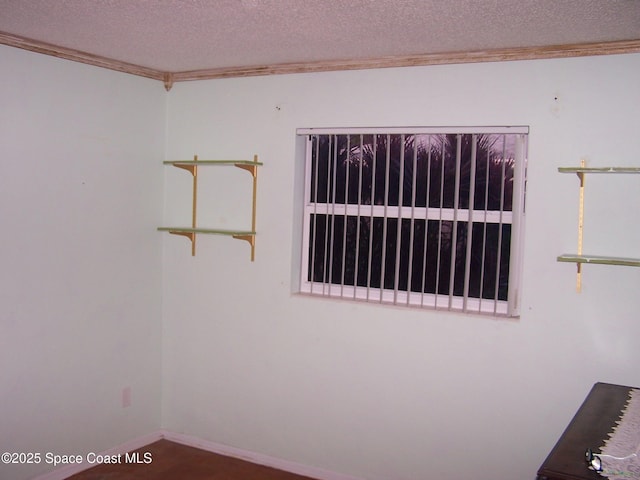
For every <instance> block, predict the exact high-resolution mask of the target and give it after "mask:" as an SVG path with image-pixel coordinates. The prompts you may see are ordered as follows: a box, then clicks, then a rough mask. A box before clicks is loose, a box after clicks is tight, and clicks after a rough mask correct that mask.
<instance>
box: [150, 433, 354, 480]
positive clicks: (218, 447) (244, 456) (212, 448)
mask: <svg viewBox="0 0 640 480" xmlns="http://www.w3.org/2000/svg"><path fill="white" fill-rule="evenodd" d="M162 434H163V438H165V439H167V440H170V441H172V442H175V443H180V444H182V445H187V446H189V447H195V448H199V449H201V450H206V451H208V452H212V453H218V454H220V455H225V456H227V457H234V458H239V459H241V460H246V461H247V462H251V463H256V464H258V465H265V466H267V467H273V468H277V469H278V470H283V471H285V472H291V473H295V474H297V475H304V476H307V477H311V478H317V479H318V480H363V479H361V478H358V477H353V476H351V475H345V474H343V473H337V472H332V471H329V470H325V469H322V468H318V467H312V466H309V465H303V464H300V463H296V462H291V461H289V460H283V459H281V458H275V457H271V456H269V455H264V454H262V453H256V452H251V451H247V450H243V449H241V448H236V447H230V446H228V445H223V444H220V443H216V442H211V441H208V440H203V439H201V438H198V437H192V436H190V435H184V434H182V433H174V432H170V431H167V430H163V431H162Z"/></svg>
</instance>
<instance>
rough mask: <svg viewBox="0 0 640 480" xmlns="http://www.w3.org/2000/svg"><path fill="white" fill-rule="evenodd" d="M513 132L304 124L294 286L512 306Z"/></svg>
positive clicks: (516, 159) (394, 298)
mask: <svg viewBox="0 0 640 480" xmlns="http://www.w3.org/2000/svg"><path fill="white" fill-rule="evenodd" d="M502 130H506V131H502ZM522 130H523V129H522V128H519V129H518V131H516V132H513V133H512V131H511V130H510V129H508V128H506V129H479V131H475V132H474V131H470V132H467V131H464V130H460V129H457V131H452V132H447V131H446V130H443V129H436V132H432V131H430V129H424V131H423V130H422V129H420V130H415V131H411V130H409V131H399V130H398V129H390V130H389V131H387V132H384V131H374V132H367V131H365V130H361V131H348V132H340V131H335V132H328V133H325V132H322V133H317V132H315V131H313V130H312V131H311V132H310V133H308V134H307V156H306V157H307V173H306V185H305V187H306V188H305V222H304V224H305V230H304V239H303V241H304V242H305V244H304V245H303V257H304V258H303V265H302V271H303V273H302V290H303V291H306V292H307V293H312V294H319V295H329V296H338V297H347V298H353V299H363V300H369V301H380V302H390V303H395V304H406V305H419V306H426V307H435V308H446V309H450V310H461V311H469V312H476V311H477V312H479V313H482V312H485V313H493V314H507V315H515V314H517V303H518V302H517V295H518V290H519V285H518V283H519V258H520V244H521V234H520V232H521V229H522V220H523V217H524V176H525V175H524V173H525V168H524V167H525V165H524V163H525V150H526V133H523V132H522ZM514 269H516V270H518V271H514Z"/></svg>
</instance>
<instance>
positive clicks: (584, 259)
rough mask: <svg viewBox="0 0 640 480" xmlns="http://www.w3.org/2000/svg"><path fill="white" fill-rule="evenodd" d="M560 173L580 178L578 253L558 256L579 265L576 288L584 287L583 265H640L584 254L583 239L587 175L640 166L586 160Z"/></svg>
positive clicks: (634, 261) (629, 170)
mask: <svg viewBox="0 0 640 480" xmlns="http://www.w3.org/2000/svg"><path fill="white" fill-rule="evenodd" d="M558 172H560V173H575V174H577V175H578V178H579V180H580V189H579V191H578V195H579V196H578V206H579V207H578V252H577V253H576V254H565V255H560V256H559V257H558V261H559V262H569V263H575V264H576V267H577V279H576V290H577V291H578V292H580V291H581V289H582V265H583V264H585V263H588V264H599V265H621V266H627V267H640V259H638V258H627V257H611V256H602V255H584V254H583V253H582V239H583V234H584V191H585V188H584V184H585V175H586V174H590V173H599V174H603V173H604V174H610V173H615V174H634V173H640V167H587V166H586V165H585V161H584V160H582V161H581V162H580V166H579V167H559V168H558Z"/></svg>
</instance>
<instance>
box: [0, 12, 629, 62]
mask: <svg viewBox="0 0 640 480" xmlns="http://www.w3.org/2000/svg"><path fill="white" fill-rule="evenodd" d="M0 32H4V33H8V34H11V35H17V36H21V37H26V38H29V39H33V40H37V41H41V42H46V43H50V44H53V45H56V46H60V47H65V48H72V49H75V50H79V51H82V52H87V53H91V54H93V55H99V56H103V57H107V58H110V59H114V60H118V61H122V62H127V63H132V64H135V65H140V66H144V67H149V68H152V69H156V70H160V71H165V72H178V71H188V70H202V69H212V68H226V67H243V66H255V65H274V64H283V63H298V62H318V61H332V60H353V59H369V58H377V57H385V56H399V55H422V54H430V53H443V52H461V51H477V50H486V49H501V48H515V47H526V46H546V45H562V44H575V43H590V42H608V41H617V40H637V39H640V0H0Z"/></svg>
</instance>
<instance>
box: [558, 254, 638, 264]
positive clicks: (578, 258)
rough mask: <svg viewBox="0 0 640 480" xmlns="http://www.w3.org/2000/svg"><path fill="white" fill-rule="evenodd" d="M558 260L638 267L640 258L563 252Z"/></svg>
mask: <svg viewBox="0 0 640 480" xmlns="http://www.w3.org/2000/svg"><path fill="white" fill-rule="evenodd" d="M558 261H559V262H569V263H593V264H599V265H624V266H628V267H640V258H628V257H608V256H603V255H577V254H575V253H565V254H564V255H560V256H559V257H558Z"/></svg>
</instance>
